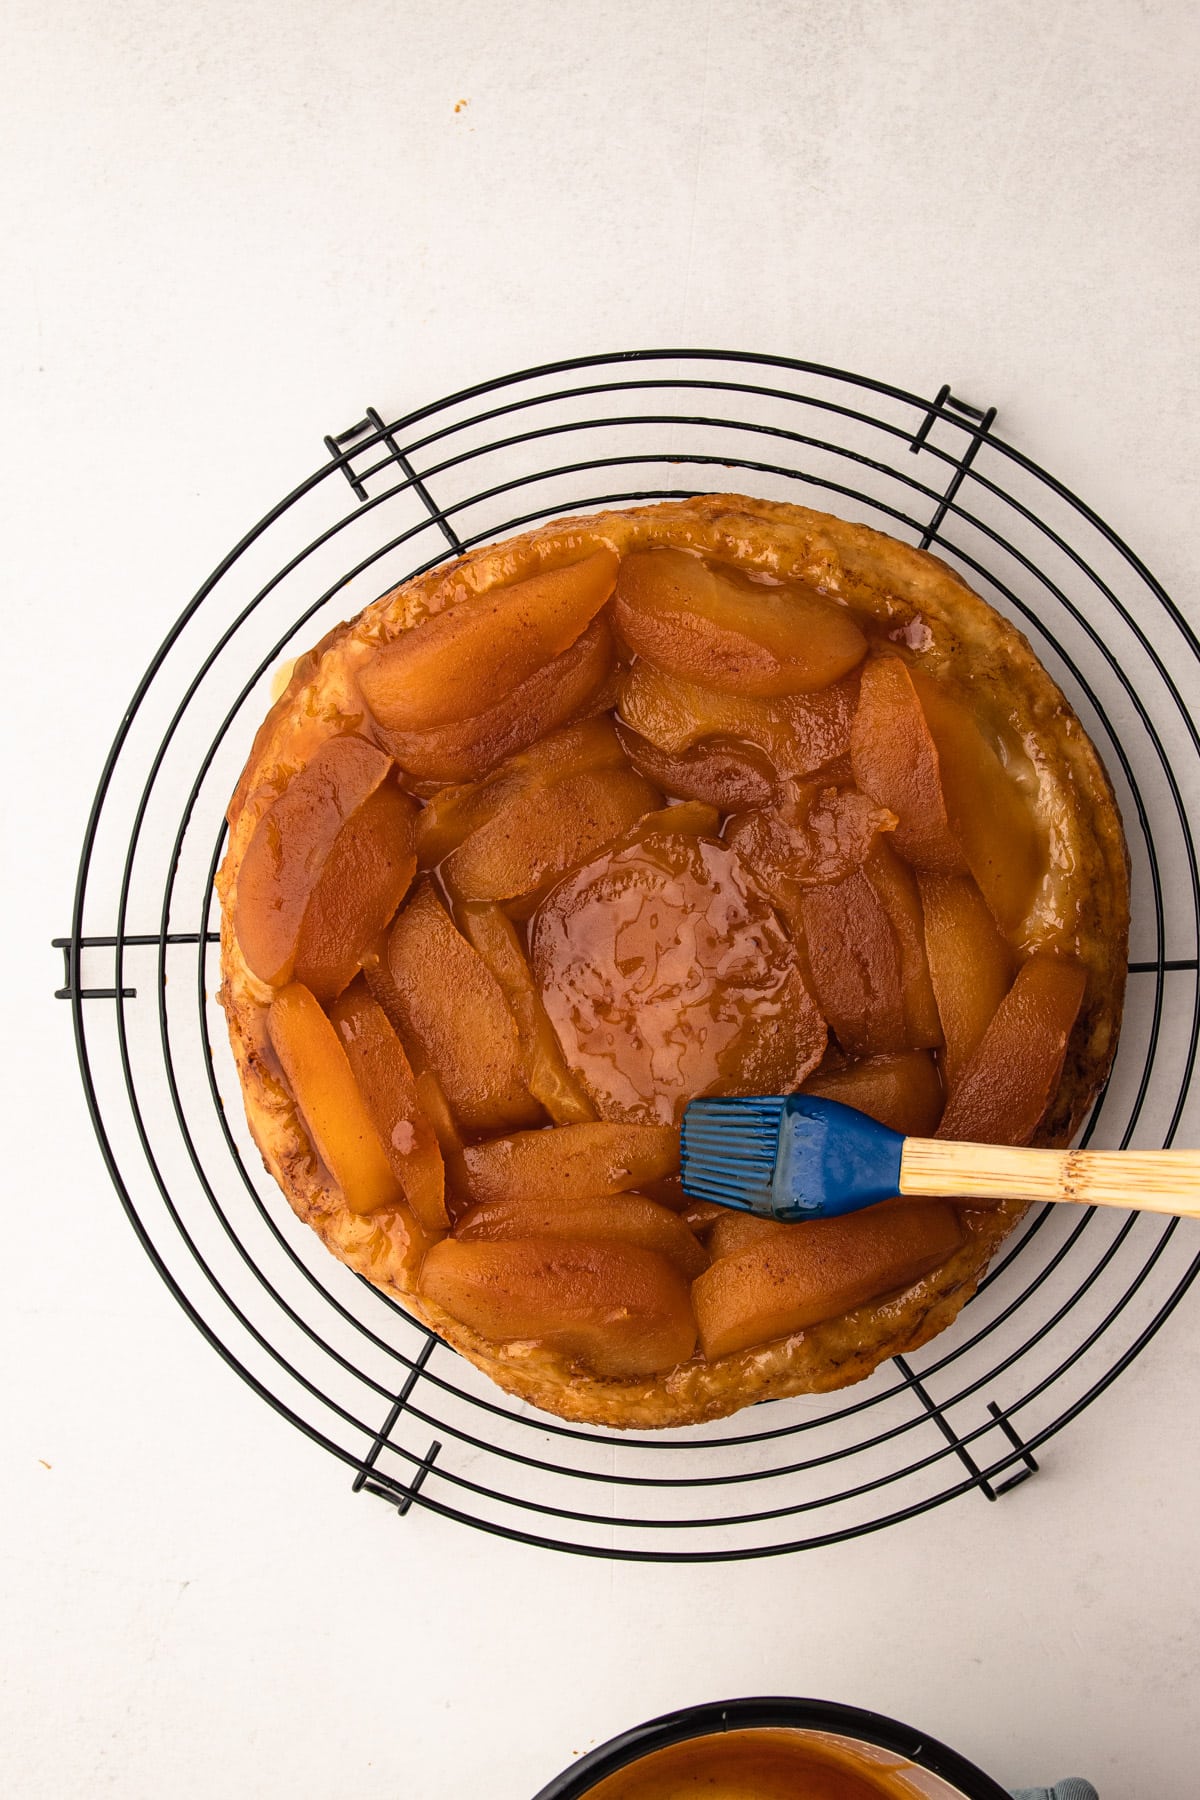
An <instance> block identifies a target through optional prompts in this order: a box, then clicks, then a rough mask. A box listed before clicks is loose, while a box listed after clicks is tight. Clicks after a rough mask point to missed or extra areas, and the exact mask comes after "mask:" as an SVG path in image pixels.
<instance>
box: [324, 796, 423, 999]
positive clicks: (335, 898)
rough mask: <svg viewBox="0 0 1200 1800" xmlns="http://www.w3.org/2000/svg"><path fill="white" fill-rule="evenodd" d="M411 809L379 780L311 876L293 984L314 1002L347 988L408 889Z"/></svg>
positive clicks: (409, 801) (412, 826)
mask: <svg viewBox="0 0 1200 1800" xmlns="http://www.w3.org/2000/svg"><path fill="white" fill-rule="evenodd" d="M416 817H417V806H416V802H415V801H414V800H413V799H412V798H411V797H410V796H409V795H408V794H405V793H402V792H401V790H400V789H399V788H398V787H397V786H396V785H395V783H394V782H392V781H385V782H384V783H383V786H382V787H378V788H376V790H375V792H374V793H373V794H372V795H371V796H370V798H369V799H367V800H364V801H363V804H362V805H361V806H360V807H359V809H358V811H357V812H356V813H355V814H354V816H353V817H352V818H350V819H348V820H347V821H346V825H345V828H344V829H343V830H342V831H341V832H339V833H338V836H337V838H336V839H335V840H334V843H333V847H332V849H331V850H330V852H329V855H328V856H327V857H326V859H325V866H324V867H323V869H322V870H321V873H320V875H319V876H318V877H317V883H316V886H315V887H314V888H313V891H312V898H311V899H310V900H309V903H308V906H307V907H306V908H305V913H304V921H303V924H302V925H301V927H300V938H299V942H298V943H297V945H296V961H295V967H294V975H295V979H296V980H297V981H299V982H302V983H303V984H304V986H305V987H307V988H308V989H309V990H310V991H311V992H312V993H314V994H315V995H316V996H317V999H318V1000H321V1001H329V1000H332V999H333V998H334V996H335V995H337V994H340V993H341V991H342V989H343V988H345V987H347V986H349V984H350V982H351V981H353V979H354V977H355V975H357V973H358V971H359V969H360V968H361V967H362V960H363V957H364V955H365V954H366V952H367V950H368V948H369V946H370V945H371V943H372V942H373V940H374V939H375V938H376V937H377V936H378V934H379V933H380V932H381V931H382V930H383V928H384V926H385V925H386V924H387V923H388V921H389V920H390V919H391V918H392V917H393V915H394V914H395V911H396V908H397V907H398V906H399V904H400V902H401V900H403V898H404V896H405V894H406V893H407V892H408V890H409V887H410V885H411V883H412V878H413V875H414V873H415V871H416V866H417V859H416V855H415V852H414V848H413V833H414V829H415V825H416Z"/></svg>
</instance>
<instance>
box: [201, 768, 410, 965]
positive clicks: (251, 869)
mask: <svg viewBox="0 0 1200 1800" xmlns="http://www.w3.org/2000/svg"><path fill="white" fill-rule="evenodd" d="M390 769H391V763H390V762H389V760H388V758H387V757H386V756H385V755H384V754H383V752H382V751H380V750H377V749H375V747H374V745H372V744H367V743H364V742H363V740H362V739H361V738H355V737H335V738H330V739H328V740H327V742H325V743H324V744H322V745H321V746H320V748H319V749H318V750H317V751H316V752H315V753H314V754H313V756H312V757H311V759H310V760H309V762H308V763H307V764H306V765H305V767H304V768H303V769H301V770H299V771H298V773H297V774H295V775H294V776H293V777H292V779H291V781H289V783H288V785H287V787H286V788H285V789H284V790H283V793H282V794H280V796H279V798H278V799H277V800H276V801H275V803H274V804H273V805H272V806H271V807H269V808H268V810H267V811H266V812H265V813H264V814H263V816H262V818H261V819H260V820H259V822H258V824H257V825H256V826H255V828H254V835H253V836H252V837H251V839H250V842H249V844H248V845H247V846H246V854H245V856H244V857H243V858H242V864H241V868H240V869H239V870H238V883H237V896H236V904H235V911H234V930H235V932H236V934H237V940H238V943H239V944H240V945H241V950H242V955H243V956H244V957H245V958H246V961H247V963H248V964H249V966H250V968H251V970H252V971H253V973H254V974H255V975H257V976H258V978H259V980H260V981H267V982H270V983H271V984H272V986H276V987H281V986H283V985H284V984H285V983H286V982H288V981H290V980H291V978H292V971H293V969H294V967H295V962H296V950H297V947H298V945H299V942H300V933H301V930H302V928H303V925H304V915H305V913H306V912H307V910H308V906H309V902H310V901H311V900H312V896H313V889H314V888H315V887H316V885H317V883H318V881H319V880H320V877H321V872H322V870H323V869H324V867H325V865H326V863H327V862H328V860H329V856H330V852H331V851H332V849H333V847H334V845H335V843H336V842H337V841H338V839H339V837H340V836H341V834H342V832H344V831H345V830H346V829H347V827H348V825H349V823H350V821H351V820H352V819H353V818H354V817H355V815H356V814H357V813H358V812H359V811H360V810H361V808H362V807H363V806H364V805H365V803H366V802H367V801H368V800H369V799H370V798H371V796H372V794H374V793H375V792H376V791H377V790H378V789H379V788H380V787H381V786H382V784H383V782H384V781H385V780H386V779H387V776H388V774H389V772H390Z"/></svg>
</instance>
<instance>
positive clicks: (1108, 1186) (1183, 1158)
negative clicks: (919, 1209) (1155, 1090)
mask: <svg viewBox="0 0 1200 1800" xmlns="http://www.w3.org/2000/svg"><path fill="white" fill-rule="evenodd" d="M900 1192H901V1193H902V1194H921V1195H925V1196H928V1197H929V1198H933V1197H935V1196H936V1197H937V1198H939V1199H945V1200H969V1199H971V1198H972V1197H975V1198H978V1199H980V1200H1006V1199H1009V1198H1012V1199H1021V1200H1070V1201H1072V1202H1074V1204H1075V1205H1076V1206H1122V1207H1125V1208H1127V1209H1128V1210H1129V1211H1132V1212H1153V1213H1173V1214H1175V1216H1176V1217H1178V1218H1181V1219H1200V1150H1014V1149H1011V1148H1010V1147H1009V1146H1008V1145H1006V1144H955V1143H949V1142H947V1143H943V1142H942V1140H941V1139H940V1138H905V1140H904V1150H903V1153H902V1155H901V1158H900Z"/></svg>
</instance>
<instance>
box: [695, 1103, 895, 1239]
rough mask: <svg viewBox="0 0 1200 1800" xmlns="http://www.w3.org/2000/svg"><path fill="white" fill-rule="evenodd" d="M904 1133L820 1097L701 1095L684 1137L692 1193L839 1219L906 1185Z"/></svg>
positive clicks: (770, 1213)
mask: <svg viewBox="0 0 1200 1800" xmlns="http://www.w3.org/2000/svg"><path fill="white" fill-rule="evenodd" d="M903 1148H904V1139H903V1138H902V1137H901V1136H900V1134H899V1132H896V1131H890V1130H889V1129H888V1127H887V1126H886V1125H880V1124H879V1123H878V1121H877V1120H875V1119H870V1118H868V1117H867V1115H866V1113H861V1112H858V1111H856V1109H855V1108H854V1107H852V1106H843V1105H842V1104H841V1102H840V1101H838V1100H822V1099H821V1098H820V1096H819V1095H817V1094H787V1095H767V1096H759V1097H755V1098H754V1099H742V1098H740V1097H737V1096H726V1095H722V1096H720V1097H719V1098H715V1099H711V1100H693V1101H692V1103H691V1105H690V1106H689V1107H688V1109H687V1111H686V1112H685V1113H684V1115H683V1129H682V1131H681V1133H680V1155H681V1165H680V1166H681V1170H682V1175H683V1187H684V1192H685V1193H687V1194H689V1195H690V1196H691V1198H692V1199H694V1200H715V1201H716V1202H717V1204H718V1205H719V1206H731V1207H735V1208H737V1209H739V1210H740V1211H742V1212H752V1213H757V1214H758V1215H759V1216H760V1217H761V1218H766V1219H781V1220H783V1221H785V1222H788V1223H790V1222H792V1221H793V1220H796V1219H830V1218H836V1217H837V1216H838V1215H839V1214H840V1213H848V1212H857V1211H858V1210H859V1209H860V1208H861V1207H864V1206H874V1205H876V1204H877V1203H878V1202H879V1201H880V1200H889V1199H891V1198H892V1197H893V1195H895V1194H897V1193H898V1192H899V1188H900V1155H901V1152H902V1150H903Z"/></svg>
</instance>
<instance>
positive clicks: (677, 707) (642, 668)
mask: <svg viewBox="0 0 1200 1800" xmlns="http://www.w3.org/2000/svg"><path fill="white" fill-rule="evenodd" d="M857 704H858V675H857V674H853V675H848V676H846V677H845V678H844V679H843V680H842V681H836V682H834V683H833V684H832V685H831V686H829V687H827V688H822V689H820V690H819V692H817V693H814V694H790V695H788V696H787V697H786V698H785V699H782V700H757V699H753V698H751V697H749V696H747V695H744V694H724V693H718V692H717V691H716V690H715V689H713V688H706V687H702V686H699V685H698V684H697V683H696V682H692V681H684V680H682V679H681V678H680V677H679V676H676V675H668V674H667V673H665V672H664V671H663V670H661V669H656V668H654V667H652V666H651V665H650V664H648V663H643V662H637V663H635V664H634V666H633V668H632V669H631V670H630V671H629V673H628V674H627V675H626V676H625V678H624V680H623V682H622V684H621V691H620V697H619V701H618V709H619V712H620V715H621V718H622V720H623V721H624V722H625V724H626V725H628V726H629V727H630V729H631V730H633V731H636V732H637V733H638V735H639V737H643V738H645V739H646V740H647V741H648V742H649V743H651V744H653V745H654V746H655V748H656V749H659V750H663V751H665V752H666V753H667V754H668V755H670V756H678V755H680V754H682V753H683V752H684V751H686V750H690V749H691V748H692V747H693V746H694V745H696V744H698V743H700V742H701V740H702V739H705V738H710V737H717V736H721V737H731V738H738V739H741V740H742V741H744V742H745V743H748V744H753V745H754V746H755V747H756V748H757V749H759V750H761V751H762V752H763V754H764V756H766V758H767V760H768V762H769V763H770V764H771V766H772V768H773V769H774V770H775V771H776V773H777V774H779V775H794V776H801V775H811V774H812V773H814V772H815V771H816V770H817V769H820V768H823V767H824V766H825V765H826V764H827V763H830V762H833V761H835V760H836V759H837V758H838V757H841V756H845V755H846V754H847V753H848V751H849V748H850V728H851V725H852V723H853V720H854V713H855V708H856V707H857Z"/></svg>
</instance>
